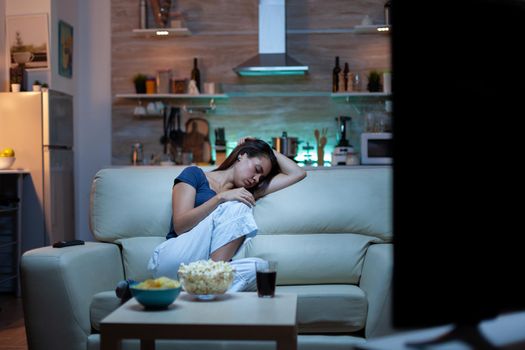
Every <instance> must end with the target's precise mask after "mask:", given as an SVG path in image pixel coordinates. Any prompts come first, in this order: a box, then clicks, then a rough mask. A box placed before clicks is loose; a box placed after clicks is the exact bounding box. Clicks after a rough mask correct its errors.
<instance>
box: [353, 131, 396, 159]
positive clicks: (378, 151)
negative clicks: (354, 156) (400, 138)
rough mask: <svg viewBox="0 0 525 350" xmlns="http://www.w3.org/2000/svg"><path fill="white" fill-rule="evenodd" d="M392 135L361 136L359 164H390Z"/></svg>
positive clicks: (375, 133) (369, 133)
mask: <svg viewBox="0 0 525 350" xmlns="http://www.w3.org/2000/svg"><path fill="white" fill-rule="evenodd" d="M392 158H393V155H392V133H391V132H364V133H362V134H361V164H392Z"/></svg>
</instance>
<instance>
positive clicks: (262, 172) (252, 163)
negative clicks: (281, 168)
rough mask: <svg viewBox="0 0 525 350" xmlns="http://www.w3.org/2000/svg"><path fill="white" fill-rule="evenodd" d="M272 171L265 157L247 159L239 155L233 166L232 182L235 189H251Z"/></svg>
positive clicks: (270, 164) (244, 155) (243, 155)
mask: <svg viewBox="0 0 525 350" xmlns="http://www.w3.org/2000/svg"><path fill="white" fill-rule="evenodd" d="M271 170H272V163H271V162H270V159H268V158H267V157H264V156H261V157H252V158H250V157H248V155H247V154H246V153H244V154H241V156H240V158H239V161H238V162H237V163H236V164H235V171H234V173H233V174H234V175H233V182H234V184H235V187H244V188H252V187H254V186H256V185H257V184H258V183H259V182H261V181H262V180H263V179H264V178H265V177H266V176H268V174H269V173H270V171H271Z"/></svg>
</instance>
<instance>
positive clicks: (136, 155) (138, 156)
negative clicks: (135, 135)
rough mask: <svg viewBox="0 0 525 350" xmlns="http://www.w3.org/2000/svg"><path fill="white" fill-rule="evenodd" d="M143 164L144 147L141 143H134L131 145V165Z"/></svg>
mask: <svg viewBox="0 0 525 350" xmlns="http://www.w3.org/2000/svg"><path fill="white" fill-rule="evenodd" d="M142 164H144V148H143V147H142V143H138V142H137V143H134V144H133V145H131V165H142Z"/></svg>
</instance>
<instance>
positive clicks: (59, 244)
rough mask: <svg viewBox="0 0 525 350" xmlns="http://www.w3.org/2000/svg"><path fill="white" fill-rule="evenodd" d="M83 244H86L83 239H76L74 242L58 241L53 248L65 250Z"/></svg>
mask: <svg viewBox="0 0 525 350" xmlns="http://www.w3.org/2000/svg"><path fill="white" fill-rule="evenodd" d="M82 244H84V241H83V240H81V239H74V240H72V241H56V242H55V243H53V248H64V247H71V246H73V245H82Z"/></svg>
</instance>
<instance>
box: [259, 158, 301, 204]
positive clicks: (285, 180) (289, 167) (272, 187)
mask: <svg viewBox="0 0 525 350" xmlns="http://www.w3.org/2000/svg"><path fill="white" fill-rule="evenodd" d="M273 154H274V155H275V157H276V158H277V163H279V167H280V168H281V172H280V173H279V174H277V175H275V176H274V178H273V179H272V180H271V181H270V184H269V185H268V187H266V189H265V190H264V191H263V192H262V193H258V194H257V195H256V198H260V197H262V196H265V195H267V194H268V193H272V192H275V191H279V190H281V189H283V188H285V187H288V186H290V185H293V184H294V183H297V182H299V181H301V180H302V179H304V178H305V177H306V171H305V170H304V169H303V168H301V167H299V166H298V165H297V163H295V162H294V161H293V160H291V159H290V158H288V157H286V156H285V155H283V154H282V153H279V152H277V151H276V150H273Z"/></svg>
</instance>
